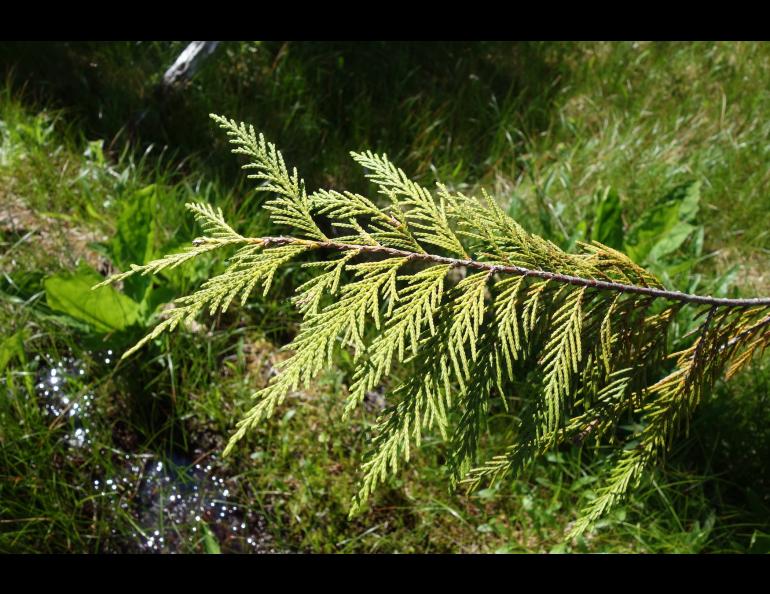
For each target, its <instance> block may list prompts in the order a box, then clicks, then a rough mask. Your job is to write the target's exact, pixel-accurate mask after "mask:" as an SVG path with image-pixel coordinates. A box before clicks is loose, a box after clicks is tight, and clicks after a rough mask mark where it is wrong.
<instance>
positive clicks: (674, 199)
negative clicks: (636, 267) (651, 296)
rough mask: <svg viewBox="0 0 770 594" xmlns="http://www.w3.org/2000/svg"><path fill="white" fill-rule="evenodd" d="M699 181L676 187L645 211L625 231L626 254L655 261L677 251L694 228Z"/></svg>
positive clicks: (639, 261) (641, 260)
mask: <svg viewBox="0 0 770 594" xmlns="http://www.w3.org/2000/svg"><path fill="white" fill-rule="evenodd" d="M699 203H700V183H699V182H688V183H685V184H681V185H679V186H677V187H675V188H674V189H673V190H671V191H670V192H668V193H667V194H666V195H665V196H663V197H662V198H661V199H660V200H658V203H657V204H656V205H655V206H653V207H652V208H651V209H649V210H647V211H646V212H645V213H644V214H643V215H642V217H641V218H640V219H639V221H638V222H637V223H636V224H634V225H633V226H632V227H631V229H630V230H629V232H628V235H627V236H626V240H625V251H626V253H627V254H628V255H629V256H630V257H631V258H632V259H633V260H634V261H636V262H637V263H639V264H647V263H649V262H656V261H658V260H660V259H661V258H664V257H665V256H668V255H669V254H671V253H673V252H674V251H676V250H677V249H678V248H679V247H680V246H681V245H682V244H683V243H684V241H685V240H686V239H687V238H688V237H689V236H690V234H692V233H693V232H694V231H695V230H696V229H697V227H696V226H695V225H692V224H691V222H692V221H693V220H694V219H695V215H696V214H697V212H698V207H699Z"/></svg>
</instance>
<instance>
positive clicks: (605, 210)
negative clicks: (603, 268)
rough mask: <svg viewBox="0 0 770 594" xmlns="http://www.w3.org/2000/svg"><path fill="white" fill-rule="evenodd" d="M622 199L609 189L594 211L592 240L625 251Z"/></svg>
mask: <svg viewBox="0 0 770 594" xmlns="http://www.w3.org/2000/svg"><path fill="white" fill-rule="evenodd" d="M622 212H623V211H622V209H621V207H620V197H619V196H618V193H617V192H616V191H614V190H612V189H611V188H607V190H606V191H605V192H604V194H603V195H602V197H601V198H600V199H599V202H598V203H597V205H596V208H595V209H594V222H593V226H592V227H591V239H593V240H594V241H598V242H599V243H603V244H604V245H606V246H609V247H611V248H614V249H617V250H622V249H623V219H622V216H621V215H622Z"/></svg>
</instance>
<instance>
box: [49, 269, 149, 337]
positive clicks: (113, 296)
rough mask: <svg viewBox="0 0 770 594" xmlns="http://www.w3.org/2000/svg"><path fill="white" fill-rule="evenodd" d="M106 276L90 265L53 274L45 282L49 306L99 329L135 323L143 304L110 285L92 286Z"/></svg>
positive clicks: (116, 328)
mask: <svg viewBox="0 0 770 594" xmlns="http://www.w3.org/2000/svg"><path fill="white" fill-rule="evenodd" d="M102 280H104V279H103V278H102V277H101V276H100V275H99V273H97V272H96V271H95V270H93V269H91V268H89V267H87V266H81V267H80V268H78V269H77V270H76V271H75V272H71V273H60V274H56V275H54V276H50V277H48V278H47V279H45V281H44V283H43V285H44V287H45V295H46V301H47V303H48V306H49V307H50V308H51V309H52V310H54V311H57V312H61V313H64V314H67V316H69V317H71V318H73V319H75V320H77V321H79V322H85V323H86V324H88V325H89V326H90V327H91V328H93V329H94V330H95V331H97V332H102V333H107V332H117V331H120V330H123V329H125V328H127V327H128V326H131V325H132V324H135V323H136V322H137V320H138V319H139V304H137V303H136V301H134V300H133V299H131V298H130V297H127V296H125V295H123V294H122V293H120V292H118V291H116V290H115V289H114V288H113V287H110V286H108V287H100V288H99V289H96V290H94V291H92V290H91V287H93V286H94V285H95V284H97V283H99V282H101V281H102Z"/></svg>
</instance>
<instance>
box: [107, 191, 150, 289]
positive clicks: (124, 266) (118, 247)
mask: <svg viewBox="0 0 770 594" xmlns="http://www.w3.org/2000/svg"><path fill="white" fill-rule="evenodd" d="M156 195H157V190H156V187H155V185H154V184H150V185H148V186H145V187H144V188H142V189H140V190H137V191H136V192H134V193H133V194H132V195H130V196H128V197H127V198H126V200H125V201H124V202H123V208H122V210H121V212H120V215H119V216H118V222H117V227H116V232H115V237H113V239H112V241H111V242H110V250H111V255H112V261H113V262H114V263H115V265H116V266H117V267H118V268H120V269H121V270H128V269H129V267H130V266H131V264H146V263H147V262H150V261H151V260H153V259H154V258H155V257H156V256H157V253H156V250H155V218H156V216H155V214H156V213H155V205H156ZM151 284H152V279H150V278H149V277H146V276H141V275H138V274H137V275H134V276H131V277H129V278H127V279H126V280H125V282H124V285H123V291H124V292H125V293H126V295H128V296H129V297H132V298H133V299H134V300H135V301H138V302H141V301H144V299H145V298H146V297H147V293H148V292H149V291H150V286H151Z"/></svg>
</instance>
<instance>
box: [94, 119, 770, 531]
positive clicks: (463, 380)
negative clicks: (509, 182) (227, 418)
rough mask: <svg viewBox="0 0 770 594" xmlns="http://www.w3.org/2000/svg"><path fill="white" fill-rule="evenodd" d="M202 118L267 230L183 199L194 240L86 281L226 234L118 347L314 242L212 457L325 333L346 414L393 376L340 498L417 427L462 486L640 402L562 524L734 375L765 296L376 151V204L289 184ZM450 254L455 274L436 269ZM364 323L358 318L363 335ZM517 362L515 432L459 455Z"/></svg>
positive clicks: (604, 501) (766, 305)
mask: <svg viewBox="0 0 770 594" xmlns="http://www.w3.org/2000/svg"><path fill="white" fill-rule="evenodd" d="M212 117H213V119H214V120H215V121H216V122H217V123H218V124H219V125H220V127H221V128H222V129H224V130H225V131H226V133H227V134H228V136H229V137H230V141H231V142H232V143H233V144H234V145H235V149H234V151H233V152H235V153H237V154H242V155H245V156H246V157H247V158H248V161H249V162H248V164H247V165H246V166H245V168H247V169H249V170H250V171H252V174H251V175H250V176H249V177H251V178H253V179H256V180H259V181H260V182H261V185H260V186H259V187H258V189H259V190H260V191H264V192H267V193H268V194H269V198H268V200H267V201H266V203H265V208H266V209H268V210H270V212H271V217H272V221H273V223H275V225H276V226H278V227H279V228H283V229H285V233H286V234H285V235H281V236H276V237H259V238H249V237H243V236H241V235H240V234H238V233H237V232H236V231H235V230H233V229H232V228H231V227H230V226H229V225H228V224H227V223H226V222H225V221H224V220H223V218H222V215H221V212H218V211H215V210H214V209H213V208H211V207H210V206H207V205H203V204H189V205H188V208H189V209H190V210H191V211H192V212H193V214H194V215H195V217H196V218H197V220H198V221H199V222H200V223H201V225H202V227H203V230H204V233H205V235H204V236H203V237H200V238H198V239H196V240H195V241H194V242H193V246H192V247H190V248H188V249H187V250H186V251H184V252H182V253H180V254H175V255H170V256H166V257H165V258H162V259H160V260H157V261H154V262H151V263H150V264H147V265H145V266H133V267H132V269H131V270H130V271H128V272H125V273H123V274H119V275H116V276H114V277H112V278H110V279H108V280H107V281H105V282H106V283H109V282H113V281H116V280H120V279H123V278H126V277H127V276H129V275H131V274H134V273H141V274H150V273H156V272H158V271H159V270H162V269H164V268H168V267H173V266H176V265H178V264H180V263H182V262H184V261H187V260H189V259H190V258H194V257H196V256H197V255H199V254H201V253H204V252H208V251H211V250H214V249H219V248H224V247H229V246H236V247H237V248H238V249H237V251H236V252H235V254H234V255H232V256H231V258H230V264H229V266H228V268H227V269H226V270H225V272H223V273H222V274H221V275H219V276H217V277H216V278H212V279H210V280H209V281H207V282H206V283H205V284H204V285H203V286H202V288H201V289H200V290H199V291H197V292H195V293H193V294H192V295H189V296H186V297H182V298H181V299H178V300H177V301H176V304H175V308H174V309H172V310H171V311H170V313H169V315H168V317H167V318H166V319H165V320H164V321H163V322H161V323H160V324H159V325H158V326H157V327H156V328H155V329H154V330H153V331H152V332H151V333H150V335H149V336H147V337H146V338H145V339H143V340H142V341H141V342H140V343H139V344H138V345H136V346H135V347H134V348H133V349H131V350H130V351H128V352H127V353H126V354H125V355H124V356H126V355H129V354H130V353H132V352H133V351H134V350H136V349H137V348H139V347H140V346H141V345H142V344H144V343H146V342H147V341H148V340H151V339H152V338H154V337H156V336H158V335H159V334H160V333H161V332H163V331H165V330H172V329H174V328H175V327H176V326H177V325H178V324H179V322H181V321H183V320H189V319H192V318H193V317H194V316H196V315H198V313H200V312H201V311H202V310H203V309H205V308H208V310H209V312H210V313H214V312H215V311H217V310H220V311H224V310H225V309H227V307H228V306H229V305H230V303H231V301H232V300H233V299H235V298H236V297H240V299H241V302H242V303H244V302H245V301H246V300H247V298H248V297H249V294H250V293H251V291H252V290H253V289H254V288H255V287H257V286H260V287H262V289H263V291H264V292H265V293H266V292H267V291H268V290H269V288H270V284H271V281H272V279H273V276H274V274H275V273H276V271H277V270H278V269H279V268H280V267H281V266H283V265H285V264H286V263H287V262H289V261H290V260H293V259H295V258H298V257H300V256H302V255H303V254H307V253H308V252H317V253H320V254H323V257H324V258H326V259H324V260H321V261H318V260H314V261H312V262H307V263H306V264H305V266H309V267H312V268H315V269H316V270H318V274H317V275H316V276H315V277H313V278H312V279H311V280H310V281H308V282H306V283H305V284H303V285H301V286H300V287H298V288H297V292H296V297H295V305H296V306H297V307H298V309H299V311H300V312H301V313H302V315H303V323H302V326H301V328H300V331H299V333H298V334H297V336H296V337H295V339H294V340H293V341H292V342H291V344H289V345H288V346H287V348H288V349H289V350H290V351H292V356H291V357H289V358H288V359H287V360H286V361H284V362H283V363H282V365H281V367H280V369H279V373H278V374H277V375H276V376H275V377H273V378H272V379H271V381H270V383H269V384H268V385H267V386H266V387H265V388H263V389H262V390H259V391H258V392H257V393H256V394H255V395H254V398H255V400H256V404H255V405H254V407H253V408H252V409H251V410H250V411H249V412H248V413H247V414H246V417H245V418H244V419H242V420H241V421H240V422H239V423H238V428H237V431H236V432H235V434H234V435H233V436H232V438H231V440H230V443H229V444H228V446H227V448H226V452H225V453H228V452H230V451H231V450H232V448H233V445H234V444H235V443H236V442H237V441H238V440H239V439H240V438H241V437H242V436H243V435H244V434H245V433H246V432H247V431H248V430H249V429H250V428H252V427H254V426H255V425H256V424H257V423H259V422H261V421H263V420H265V419H267V418H269V417H270V416H272V415H273V414H274V413H275V411H276V409H277V407H279V406H280V405H281V403H282V402H283V401H284V399H285V398H286V397H287V395H289V394H290V393H291V392H292V391H295V390H300V389H303V388H305V387H307V386H308V385H309V384H310V382H312V381H313V379H314V378H315V377H316V376H317V375H318V374H319V373H320V372H321V371H323V370H324V369H326V368H328V367H329V366H331V365H332V361H333V355H334V352H335V349H337V348H344V349H351V350H352V352H353V356H354V363H355V370H354V372H353V376H352V382H351V385H350V387H349V396H348V400H347V406H346V409H345V410H346V412H345V414H349V413H350V412H351V411H353V410H354V409H355V408H356V407H357V406H359V405H360V404H361V403H362V402H363V400H364V399H365V396H366V394H367V393H368V392H369V391H371V390H373V389H375V388H377V387H378V386H380V385H381V384H382V382H383V381H384V380H385V379H386V378H387V377H388V376H389V374H390V372H391V369H392V368H393V366H394V364H396V363H398V364H399V365H401V366H404V367H405V368H406V369H407V370H408V373H407V374H406V375H405V379H404V380H403V381H402V382H401V383H400V384H398V385H397V386H396V387H395V388H394V389H393V390H392V394H391V401H392V402H394V403H395V404H394V405H393V406H392V407H391V408H389V409H388V410H386V411H385V412H384V413H383V414H382V416H381V418H380V419H379V421H378V432H377V436H376V438H375V440H374V443H373V447H372V453H371V455H370V457H369V459H368V461H367V462H366V463H365V464H364V467H363V478H362V481H361V486H360V490H359V493H358V496H357V497H356V499H355V501H354V502H353V505H352V508H351V514H354V513H355V512H356V510H358V509H359V508H360V506H361V505H363V503H364V502H365V501H366V499H367V498H368V496H369V495H370V494H371V492H372V491H373V490H374V489H375V488H376V487H377V485H378V484H380V483H382V482H383V481H384V480H386V479H387V478H388V477H389V476H391V475H393V474H395V473H396V472H397V470H398V468H399V466H400V465H401V464H402V463H404V462H406V461H408V460H409V456H410V449H411V448H412V447H419V445H420V441H421V438H422V435H423V433H424V432H425V431H432V430H437V431H438V433H440V435H442V436H443V438H444V439H446V440H447V441H448V442H449V444H450V457H449V461H448V466H449V468H450V471H451V475H452V483H453V484H456V483H457V482H458V481H461V482H463V483H464V484H466V485H467V486H468V487H469V488H476V487H478V486H479V485H481V484H482V483H485V482H489V481H493V480H499V479H500V478H501V477H503V476H505V475H506V474H508V473H510V472H513V473H514V475H515V474H516V473H517V472H519V471H520V470H521V469H522V468H523V467H524V465H525V464H526V463H527V462H529V461H531V460H532V459H533V458H534V457H536V456H538V455H542V454H543V453H544V452H546V451H547V450H548V449H550V448H553V447H555V446H557V445H559V444H561V443H565V442H571V443H583V442H584V441H585V440H587V439H588V438H589V437H591V438H592V439H594V440H597V441H598V440H599V439H600V438H601V437H602V436H604V435H607V434H608V433H609V432H611V431H612V430H613V429H614V427H615V426H616V424H617V422H618V421H619V419H620V418H621V416H622V415H624V414H628V413H629V412H631V413H636V414H639V415H641V419H642V423H641V425H640V427H641V429H639V430H638V432H637V433H636V434H633V435H631V436H630V437H629V442H631V441H633V442H636V445H634V446H633V447H628V448H625V449H621V450H620V451H621V453H620V455H619V458H618V461H617V464H616V466H615V469H614V470H613V472H612V473H611V475H610V476H609V478H608V481H607V484H606V485H605V486H604V487H602V488H600V489H599V491H598V496H597V498H596V499H595V501H594V502H593V504H592V505H591V506H590V508H589V509H587V510H585V513H584V514H583V517H582V518H581V519H580V520H579V521H578V522H577V523H576V524H575V526H574V528H573V529H572V531H571V534H572V535H577V534H579V533H580V532H582V531H583V530H585V529H586V528H587V527H588V526H589V525H590V524H591V522H593V521H594V520H596V519H597V518H599V517H600V516H601V515H602V514H604V513H606V511H607V510H608V509H609V508H610V507H611V506H612V505H613V504H614V503H615V502H616V501H617V500H618V499H619V498H620V497H622V495H623V494H624V493H626V491H627V490H628V489H629V488H631V487H633V486H634V485H635V484H637V483H638V482H639V479H640V477H641V475H642V472H643V470H644V469H645V468H646V467H647V466H648V465H649V464H650V463H651V462H652V461H653V460H654V459H655V458H656V457H657V456H658V455H659V454H660V453H661V452H663V451H664V450H665V448H666V446H667V444H669V443H670V441H671V439H672V438H673V436H674V435H675V434H676V433H677V431H678V430H679V428H680V426H681V425H682V423H686V422H687V419H688V417H689V415H690V414H691V413H692V411H693V410H694V408H695V407H696V406H697V404H698V402H699V401H700V399H701V397H702V394H703V393H704V391H706V390H708V389H709V388H710V386H711V385H712V384H713V382H714V380H715V379H716V377H717V376H718V375H719V374H720V373H721V372H722V371H723V370H724V369H725V368H728V369H729V372H730V373H731V374H732V373H735V372H736V371H737V370H738V368H740V367H741V366H742V365H744V364H745V363H746V362H747V361H748V360H749V359H750V358H751V356H752V355H753V354H754V353H755V352H757V351H760V350H763V349H764V348H765V347H766V346H767V345H768V343H770V330H769V328H770V300H754V301H751V300H728V299H712V298H705V297H698V296H692V295H684V294H682V293H677V292H674V291H666V290H665V289H664V288H663V287H662V286H661V284H660V282H659V281H658V280H657V279H656V278H655V277H654V276H653V275H651V274H650V273H649V272H647V271H645V270H644V269H642V268H640V267H639V266H638V265H637V264H635V263H634V262H633V261H631V260H630V259H629V258H628V257H626V256H625V255H624V254H622V253H620V252H618V251H616V250H613V249H611V248H609V247H606V246H604V245H601V244H598V243H592V244H590V245H589V244H585V245H581V246H580V249H581V251H580V252H579V253H577V254H570V253H566V252H564V251H563V250H561V249H559V248H558V247H557V246H555V245H554V244H552V243H551V242H549V241H546V240H544V239H543V238H541V237H538V236H536V235H532V234H530V233H528V232H527V231H525V230H524V229H523V228H522V227H521V226H520V225H519V224H518V223H517V222H516V221H514V220H513V219H512V218H511V217H509V216H508V215H507V214H506V213H505V212H503V211H502V210H501V209H500V207H499V206H498V205H497V203H496V202H495V200H494V199H492V198H491V197H489V196H487V195H486V194H484V195H483V197H482V199H481V200H478V199H476V198H472V197H468V196H465V195H463V194H460V193H453V192H450V191H449V190H448V189H447V188H446V187H444V186H442V185H440V184H439V185H438V186H437V189H436V191H435V192H432V191H430V190H429V189H427V188H425V187H422V186H420V185H419V184H417V183H415V182H414V181H412V180H410V179H409V178H408V177H407V176H406V174H404V172H403V171H401V170H400V169H398V168H397V167H395V166H394V165H393V164H392V163H391V162H390V161H389V160H388V158H387V157H386V156H385V155H375V154H372V153H371V152H365V153H352V157H353V159H354V160H355V161H357V162H358V163H359V164H360V165H361V166H362V167H363V168H364V169H365V170H366V171H367V177H368V178H369V179H370V180H371V181H372V182H374V184H376V186H377V187H378V193H379V194H380V195H381V196H382V197H383V199H384V200H382V201H380V202H382V203H383V205H380V204H379V203H378V202H375V201H374V200H372V199H370V198H367V197H365V196H361V195H358V194H353V193H350V192H339V191H336V190H319V191H317V192H314V193H312V194H310V195H308V194H307V192H306V189H305V186H304V182H303V181H302V180H301V179H300V178H299V176H298V174H297V172H296V170H294V171H292V172H291V173H289V171H288V169H287V168H286V165H285V163H284V161H283V157H282V156H281V154H280V153H279V152H278V151H277V150H276V148H275V146H274V145H273V144H270V143H267V142H266V141H265V139H264V138H263V137H262V136H261V135H259V136H258V135H256V134H255V132H254V130H253V128H251V127H247V126H245V125H244V124H238V123H236V122H235V121H232V120H228V119H225V118H223V117H220V116H212ZM453 269H454V270H456V271H459V272H460V274H459V275H452V274H450V271H452V270H453ZM458 276H459V280H458V279H457V278H455V280H452V278H453V277H458ZM658 304H660V306H658ZM653 305H655V306H656V307H653ZM686 305H690V306H692V307H694V308H696V314H697V315H702V316H703V317H704V321H703V322H702V324H701V326H700V328H699V330H698V331H697V333H695V335H694V337H693V339H692V344H691V345H690V346H689V347H688V348H687V349H685V350H684V351H682V352H680V353H676V354H674V355H668V353H667V350H666V349H667V332H668V328H669V325H670V323H671V321H672V319H673V317H674V314H675V313H676V312H677V311H678V310H679V309H680V308H682V307H683V306H686ZM370 325H371V326H373V327H374V328H375V329H376V332H367V327H368V326H370ZM672 358H675V360H676V364H675V365H674V366H673V367H672V365H671V364H669V363H667V362H668V360H670V359H672ZM533 371H534V372H535V373H534V374H533V373H532V372H533ZM526 377H529V378H531V377H536V378H538V379H537V380H536V381H537V382H538V383H539V385H538V386H537V387H538V390H537V393H538V394H539V396H538V397H537V401H536V402H535V403H534V404H535V405H534V406H531V407H528V408H527V409H526V411H527V412H525V413H523V420H522V426H521V427H520V431H519V440H518V441H517V442H516V443H513V444H511V445H510V447H509V448H508V450H507V451H506V452H505V453H504V454H502V455H500V456H496V457H494V458H493V459H492V460H490V461H488V462H486V463H483V464H481V465H479V466H477V467H475V468H472V466H473V463H474V459H475V456H476V451H477V448H478V442H479V439H480V436H481V435H482V433H483V428H484V421H485V417H486V414H487V411H488V410H489V406H490V403H491V401H492V399H500V400H501V401H502V404H503V405H504V406H506V407H508V406H509V405H510V403H511V402H513V401H515V400H516V399H515V398H514V396H516V394H515V392H514V385H516V383H517V382H518V383H521V382H522V381H523V380H524V379H525V378H526ZM518 400H521V398H519V399H518ZM451 413H456V414H451ZM453 418H454V419H458V420H457V421H456V422H455V423H452V422H451V421H452V419H453Z"/></svg>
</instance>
